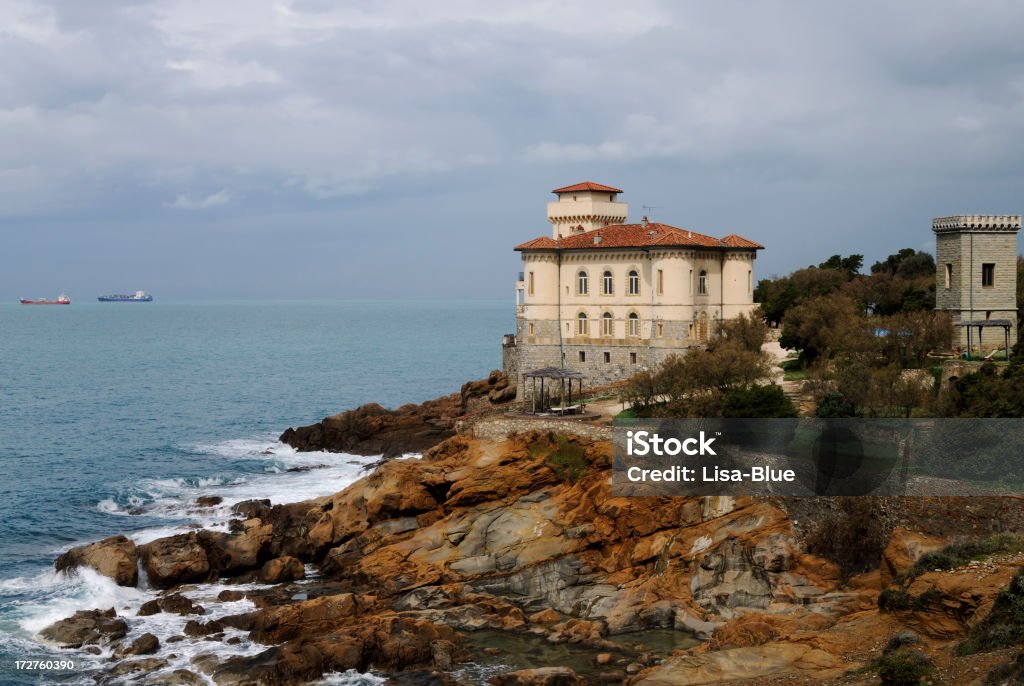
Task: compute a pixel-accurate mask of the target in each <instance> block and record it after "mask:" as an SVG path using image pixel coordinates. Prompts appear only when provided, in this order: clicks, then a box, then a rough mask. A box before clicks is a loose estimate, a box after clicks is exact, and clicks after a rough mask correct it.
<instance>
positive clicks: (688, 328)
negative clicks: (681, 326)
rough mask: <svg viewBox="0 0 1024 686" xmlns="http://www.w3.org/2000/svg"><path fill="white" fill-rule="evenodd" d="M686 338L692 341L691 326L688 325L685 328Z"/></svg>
mask: <svg viewBox="0 0 1024 686" xmlns="http://www.w3.org/2000/svg"><path fill="white" fill-rule="evenodd" d="M686 337H687V338H689V339H690V340H691V341H692V340H693V324H688V325H687V327H686Z"/></svg>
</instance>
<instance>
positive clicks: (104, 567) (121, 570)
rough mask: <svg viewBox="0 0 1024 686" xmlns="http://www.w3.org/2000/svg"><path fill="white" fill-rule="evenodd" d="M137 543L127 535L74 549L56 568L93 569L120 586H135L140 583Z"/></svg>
mask: <svg viewBox="0 0 1024 686" xmlns="http://www.w3.org/2000/svg"><path fill="white" fill-rule="evenodd" d="M136 555H137V550H136V548H135V543H134V542H132V540H131V539H130V538H128V537H127V536H111V537H110V538H105V539H103V540H102V541H98V542H96V543H90V544H89V545H82V546H78V547H75V548H72V549H71V550H69V551H68V552H66V553H64V554H63V555H61V556H60V557H58V558H57V559H56V560H55V561H54V563H53V566H54V567H55V568H56V569H57V571H58V572H73V571H74V570H75V569H77V568H78V567H89V568H91V569H94V570H96V571H97V572H99V573H100V574H102V575H103V576H106V577H110V578H111V579H113V580H114V582H115V583H117V584H118V585H119V586H131V587H134V586H135V585H136V584H138V582H139V567H138V564H137V562H136Z"/></svg>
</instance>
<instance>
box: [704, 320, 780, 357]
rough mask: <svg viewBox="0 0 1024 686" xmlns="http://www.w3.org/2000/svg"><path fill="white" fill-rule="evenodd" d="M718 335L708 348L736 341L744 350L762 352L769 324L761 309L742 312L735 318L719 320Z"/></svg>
mask: <svg viewBox="0 0 1024 686" xmlns="http://www.w3.org/2000/svg"><path fill="white" fill-rule="evenodd" d="M715 333H716V337H715V338H714V339H712V340H711V342H710V343H709V344H708V349H709V350H712V349H714V347H715V346H717V345H721V344H723V343H726V342H730V343H736V344H737V345H739V346H740V347H741V348H743V349H744V350H749V351H751V352H760V351H761V346H762V345H764V342H765V339H766V338H767V337H768V326H767V325H766V324H765V321H764V315H763V313H762V312H761V311H760V310H755V311H754V312H752V313H750V314H749V315H747V314H741V315H740V316H738V317H736V318H735V319H723V320H719V322H718V326H717V327H716V332H715Z"/></svg>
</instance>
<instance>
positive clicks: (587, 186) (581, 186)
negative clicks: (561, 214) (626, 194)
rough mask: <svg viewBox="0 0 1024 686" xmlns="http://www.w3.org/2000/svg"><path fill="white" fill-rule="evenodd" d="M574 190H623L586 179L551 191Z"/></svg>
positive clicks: (608, 191)
mask: <svg viewBox="0 0 1024 686" xmlns="http://www.w3.org/2000/svg"><path fill="white" fill-rule="evenodd" d="M573 191H603V192H604V193H621V192H622V191H621V190H620V189H618V188H612V187H611V186H602V185H601V184H599V183H594V182H593V181H584V182H583V183H574V184H573V185H571V186H566V187H565V188H556V189H555V190H553V191H551V192H552V193H572V192H573Z"/></svg>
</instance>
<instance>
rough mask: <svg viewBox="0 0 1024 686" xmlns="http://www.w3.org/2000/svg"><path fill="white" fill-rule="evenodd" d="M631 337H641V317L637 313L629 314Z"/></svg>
mask: <svg viewBox="0 0 1024 686" xmlns="http://www.w3.org/2000/svg"><path fill="white" fill-rule="evenodd" d="M628 331H629V335H630V336H639V335H640V316H639V315H638V314H637V313H636V312H630V313H629V329H628Z"/></svg>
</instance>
